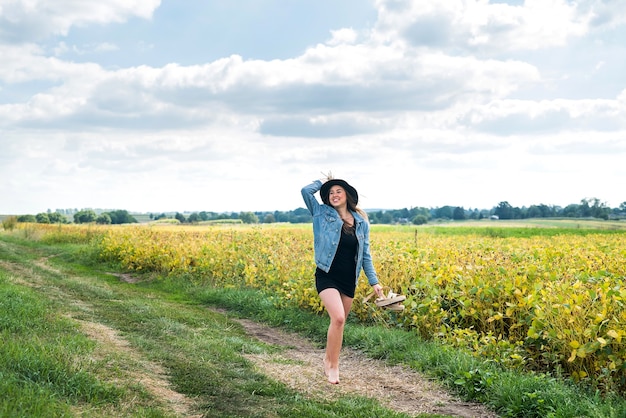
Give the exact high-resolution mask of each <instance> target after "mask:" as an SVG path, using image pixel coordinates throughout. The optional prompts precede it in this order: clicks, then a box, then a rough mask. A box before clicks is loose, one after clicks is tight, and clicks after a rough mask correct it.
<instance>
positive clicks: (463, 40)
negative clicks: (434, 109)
mask: <svg viewBox="0 0 626 418" xmlns="http://www.w3.org/2000/svg"><path fill="white" fill-rule="evenodd" d="M377 5H378V7H379V9H380V15H379V21H378V22H377V28H376V29H377V35H376V36H377V38H378V39H380V40H382V41H384V42H391V41H394V40H395V41H397V40H402V41H404V42H406V43H407V44H408V45H411V46H415V47H422V46H423V47H432V48H455V49H459V48H466V49H467V50H469V51H478V48H480V49H481V50H484V49H485V48H486V49H487V50H492V51H493V50H501V51H502V50H504V51H511V50H533V49H540V48H546V47H554V46H563V45H565V43H566V42H567V40H568V39H569V38H571V37H578V36H582V35H584V34H585V33H586V32H587V28H588V25H589V20H590V16H589V15H585V14H582V15H581V14H580V13H579V12H578V10H577V9H576V5H575V4H573V3H571V2H567V1H565V0H527V1H525V2H524V3H523V4H522V5H519V6H517V5H515V6H513V5H509V4H502V3H495V4H493V3H490V2H489V1H488V0H449V1H445V2H442V1H438V0H425V1H419V2H403V1H396V0H378V1H377Z"/></svg>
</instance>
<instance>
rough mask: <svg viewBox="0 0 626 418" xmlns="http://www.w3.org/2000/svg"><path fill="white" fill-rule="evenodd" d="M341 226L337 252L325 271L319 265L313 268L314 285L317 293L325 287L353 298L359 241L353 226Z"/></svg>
mask: <svg viewBox="0 0 626 418" xmlns="http://www.w3.org/2000/svg"><path fill="white" fill-rule="evenodd" d="M345 229H346V228H341V238H340V239H339V246H338V247H337V253H336V254H335V258H334V259H333V262H332V264H331V265H330V270H328V273H326V272H325V271H324V270H322V269H320V268H319V267H318V268H317V269H316V270H315V287H316V288H317V293H320V292H321V291H322V290H325V289H329V288H331V289H337V290H338V291H339V292H340V293H343V294H344V295H346V296H348V297H350V298H354V291H355V290H356V254H357V250H358V248H359V242H358V240H357V238H356V233H355V228H354V226H353V227H352V228H349V229H348V231H345Z"/></svg>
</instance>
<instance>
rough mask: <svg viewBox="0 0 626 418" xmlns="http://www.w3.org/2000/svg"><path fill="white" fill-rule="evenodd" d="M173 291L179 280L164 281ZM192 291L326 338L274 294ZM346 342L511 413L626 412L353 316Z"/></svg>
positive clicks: (321, 323) (616, 404) (623, 403)
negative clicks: (279, 305) (274, 298)
mask: <svg viewBox="0 0 626 418" xmlns="http://www.w3.org/2000/svg"><path fill="white" fill-rule="evenodd" d="M158 286H161V287H162V288H163V289H168V291H169V292H172V291H176V290H175V289H176V288H179V287H178V286H177V285H174V284H172V282H169V284H168V283H167V282H166V283H160V284H158ZM188 291H189V294H190V297H196V298H197V299H198V300H200V301H202V302H204V303H206V304H210V305H218V306H221V307H223V308H226V309H229V310H231V312H237V313H239V314H240V315H242V316H244V317H248V318H253V319H255V320H258V321H263V322H266V323H268V324H271V325H273V326H281V327H284V328H286V329H289V330H291V331H295V332H298V333H300V334H302V335H304V336H307V337H308V338H311V339H313V340H315V341H318V342H320V343H321V342H323V341H324V338H325V334H326V329H327V326H328V322H327V320H326V318H324V317H320V316H316V315H313V314H309V313H305V312H303V311H301V310H298V309H295V308H283V309H277V308H276V307H275V306H274V305H273V303H272V301H271V298H270V297H268V296H267V295H263V294H262V293H261V292H257V291H251V290H246V289H240V290H236V289H230V290H217V289H210V288H204V289H188ZM344 338H345V340H344V341H345V343H344V344H345V346H350V347H353V348H356V349H359V350H362V351H364V352H366V353H367V354H368V355H370V356H371V357H373V358H376V359H382V360H385V361H388V362H389V363H390V364H398V363H401V364H407V365H410V366H411V367H412V368H414V369H415V370H417V371H420V372H423V373H425V374H427V375H430V376H432V377H433V378H436V379H437V380H440V381H442V382H444V383H445V384H447V385H448V387H449V388H450V389H451V390H453V391H455V392H456V393H457V394H459V395H460V396H462V397H464V398H465V399H467V400H475V401H480V402H482V403H485V404H487V405H489V406H491V407H492V408H493V409H494V410H496V411H498V412H499V413H500V414H501V415H502V416H505V417H537V418H539V417H542V418H543V417H555V418H556V417H563V418H564V417H597V418H600V417H616V418H617V417H623V416H626V400H624V398H622V397H606V398H601V397H600V396H598V395H597V394H596V393H593V392H586V391H585V390H584V389H581V388H577V387H574V386H573V385H571V384H569V383H567V382H566V381H564V380H560V379H557V378H555V377H551V376H547V375H543V374H530V373H526V374H522V373H519V372H512V371H507V370H503V369H501V368H500V367H497V366H496V365H494V364H493V363H490V362H486V361H483V360H481V359H479V358H476V357H473V356H471V355H469V354H466V353H463V352H461V351H459V350H454V349H451V348H449V347H445V346H442V345H440V344H438V343H436V342H429V341H423V340H421V339H420V338H419V337H418V336H416V335H414V334H412V333H410V332H406V331H403V330H399V329H387V328H384V327H378V326H368V325H364V324H358V323H356V322H354V321H350V322H349V324H348V326H347V327H346V331H345V334H344Z"/></svg>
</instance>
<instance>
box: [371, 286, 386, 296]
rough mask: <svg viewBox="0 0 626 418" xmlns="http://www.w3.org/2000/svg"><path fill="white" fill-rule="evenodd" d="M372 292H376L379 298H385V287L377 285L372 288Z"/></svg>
mask: <svg viewBox="0 0 626 418" xmlns="http://www.w3.org/2000/svg"><path fill="white" fill-rule="evenodd" d="M372 290H373V291H374V293H376V295H378V297H379V298H384V297H385V294H384V293H383V287H382V286H381V285H380V284H378V283H376V284H375V285H373V286H372Z"/></svg>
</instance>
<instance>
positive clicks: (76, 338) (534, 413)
mask: <svg viewBox="0 0 626 418" xmlns="http://www.w3.org/2000/svg"><path fill="white" fill-rule="evenodd" d="M42 257H48V258H47V260H48V263H49V264H50V265H51V266H52V268H49V269H46V268H43V267H41V265H40V263H37V262H36V261H37V260H40V259H41V258H42ZM2 260H4V261H3V264H0V290H1V292H0V301H1V302H0V303H1V304H2V305H1V306H0V331H1V332H2V338H3V343H4V344H3V345H2V346H0V347H1V348H0V377H1V378H0V393H3V394H5V393H6V394H10V395H11V396H3V397H2V398H0V416H46V415H48V416H76V415H80V414H81V413H85V411H89V414H90V415H94V416H172V415H173V414H172V411H171V410H169V409H167V407H166V405H165V404H164V402H163V401H162V400H160V399H157V398H156V397H155V396H154V395H153V394H151V393H149V392H148V391H146V390H145V388H143V387H142V386H141V385H138V384H131V383H128V382H126V383H122V384H119V383H118V384H113V383H112V382H120V381H121V382H124V377H125V376H126V375H127V373H128V371H129V370H134V371H140V370H141V369H142V366H141V364H138V363H137V359H136V358H132V357H131V358H129V357H128V356H124V355H118V356H109V357H104V358H100V359H96V361H92V360H93V359H92V357H93V355H94V353H97V352H98V344H97V343H96V342H94V341H93V340H91V339H89V338H87V337H86V336H85V335H84V334H82V333H81V332H80V331H79V330H78V328H77V326H76V323H75V321H74V320H73V319H71V318H68V315H69V316H71V317H72V318H76V319H80V320H83V321H90V322H97V323H100V324H104V325H106V326H108V327H110V328H111V329H114V330H116V331H117V332H118V334H119V335H120V336H121V337H122V338H124V339H125V340H126V341H128V342H129V344H130V347H131V348H132V350H133V352H135V353H137V355H139V356H140V357H141V358H142V359H144V360H145V361H149V362H152V363H154V364H159V365H161V366H162V367H163V368H164V369H165V370H166V372H167V376H168V379H169V381H170V383H171V384H172V387H173V389H175V390H177V391H178V392H180V393H184V394H186V395H187V396H188V397H189V398H190V399H194V401H195V406H194V412H200V413H202V414H204V415H205V416H223V417H266V416H278V417H291V416H295V417H299V416H301V417H327V416H336V417H370V416H371V417H401V416H404V415H402V414H397V413H394V412H391V411H389V410H386V409H384V408H382V407H381V406H380V405H378V404H377V403H376V402H375V401H374V400H371V399H366V398H363V397H353V396H344V397H341V398H339V399H337V400H333V401H326V400H323V399H310V398H306V397H304V396H303V395H302V394H300V393H297V392H295V391H293V390H292V389H290V388H288V387H286V386H285V385H283V384H281V383H279V382H276V381H274V380H272V379H270V378H268V377H266V376H264V375H262V374H259V373H258V372H257V371H256V370H255V369H254V368H253V367H252V365H251V364H250V363H249V362H248V360H246V358H245V357H244V356H243V354H245V353H266V352H267V353H272V352H275V351H276V350H278V349H279V348H277V347H273V346H268V345H266V344H264V343H261V342H259V341H258V340H255V339H251V338H249V337H248V336H247V335H246V333H245V332H244V330H243V329H242V327H241V326H240V325H239V324H238V323H237V322H235V321H232V320H231V319H230V318H229V316H230V315H236V316H240V317H246V318H251V319H254V320H257V321H262V322H265V323H267V324H270V325H273V326H279V327H283V328H285V329H288V330H291V331H294V332H297V333H299V334H301V335H303V336H306V337H307V338H310V339H311V340H313V341H316V342H317V343H319V344H320V346H321V345H322V344H323V342H324V340H325V335H326V330H327V326H328V319H327V318H326V317H325V316H317V315H314V314H311V313H308V312H304V311H302V310H299V309H296V308H292V307H284V306H283V307H281V308H278V307H277V304H276V303H275V301H274V300H273V299H272V297H271V296H268V295H265V294H263V293H262V292H259V291H252V290H248V289H218V288H212V287H211V286H202V287H197V286H195V285H192V284H191V283H190V282H189V281H187V280H185V279H183V278H178V279H177V278H173V277H171V278H162V277H153V278H149V277H146V279H147V280H144V281H142V282H140V283H137V284H128V283H123V282H120V281H119V279H117V278H116V277H114V276H112V275H110V274H105V273H104V272H105V271H106V266H102V265H99V264H97V263H95V262H94V258H93V256H92V254H90V250H89V247H88V246H81V245H76V244H72V245H69V244H63V245H44V244H41V243H35V242H31V241H23V240H22V239H18V238H10V237H8V236H7V235H0V261H2ZM17 279H19V280H17ZM21 281H25V282H29V283H31V286H23V285H21V284H20V283H21ZM207 307H221V308H226V309H227V310H228V312H229V314H228V315H224V314H221V313H217V312H215V311H213V310H210V309H207ZM345 345H346V346H349V347H353V348H355V349H358V350H361V351H363V352H365V353H367V354H368V355H369V356H371V357H373V358H376V359H381V360H383V361H386V362H389V363H390V364H398V363H401V364H406V365H409V366H410V367H412V368H414V369H415V370H417V371H420V372H422V373H424V374H426V375H428V376H430V377H432V378H433V379H436V380H439V381H441V382H443V383H444V384H446V385H447V386H448V387H449V388H450V389H451V390H453V391H455V392H456V393H457V394H459V396H461V397H463V398H465V399H468V400H476V401H480V402H482V403H485V404H487V405H489V406H491V407H492V408H493V409H494V410H497V411H498V412H499V413H500V414H501V415H502V416H505V417H554V418H556V417H563V418H565V417H591V418H594V417H597V418H600V417H609V418H612V417H615V418H617V417H623V416H626V401H625V400H624V398H623V397H621V396H614V397H612V396H608V397H601V396H599V395H598V394H596V393H592V392H587V391H585V389H584V388H580V387H575V386H573V385H571V384H569V383H567V382H566V381H564V380H561V379H559V378H558V377H554V376H547V375H542V374H530V373H527V374H523V373H518V372H511V371H507V370H504V369H502V368H500V367H498V366H496V365H494V364H493V363H490V362H486V361H483V360H482V359H479V358H475V357H473V356H471V355H469V354H467V353H464V352H461V351H459V350H453V349H451V348H449V347H446V346H442V345H440V344H438V343H436V342H432V341H423V340H421V339H420V338H418V336H417V335H415V334H413V333H410V332H406V331H403V330H400V329H393V328H385V327H382V326H373V325H372V324H361V323H357V322H356V321H355V320H353V319H349V323H348V325H347V327H346V332H345ZM90 359H91V360H90Z"/></svg>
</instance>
